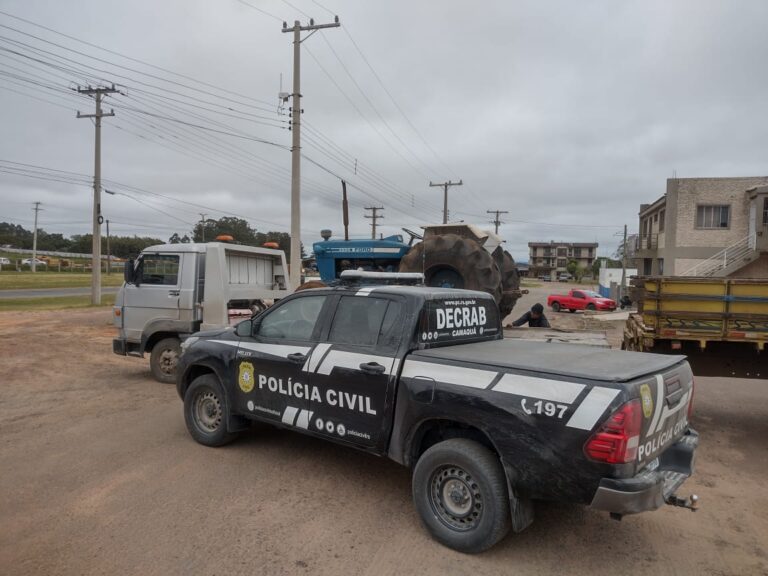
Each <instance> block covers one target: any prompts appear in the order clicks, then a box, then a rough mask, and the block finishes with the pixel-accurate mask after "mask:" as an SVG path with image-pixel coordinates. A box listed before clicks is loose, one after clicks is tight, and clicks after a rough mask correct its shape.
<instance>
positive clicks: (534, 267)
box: [528, 240, 597, 277]
mask: <svg viewBox="0 0 768 576" xmlns="http://www.w3.org/2000/svg"><path fill="white" fill-rule="evenodd" d="M528 250H529V256H528V267H529V273H528V275H529V276H533V277H536V276H541V275H543V274H549V275H552V276H555V275H557V274H559V273H561V272H567V271H568V262H570V261H571V260H576V262H577V263H578V265H579V266H581V267H582V268H587V269H588V268H590V267H591V266H592V263H593V262H594V261H595V258H596V257H597V242H555V241H554V240H552V241H550V242H528Z"/></svg>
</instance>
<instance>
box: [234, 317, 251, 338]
mask: <svg viewBox="0 0 768 576" xmlns="http://www.w3.org/2000/svg"><path fill="white" fill-rule="evenodd" d="M235 334H237V335H238V336H240V337H241V338H244V337H246V336H251V335H252V334H253V321H252V320H250V319H248V320H243V321H242V322H240V323H239V324H238V325H237V326H235Z"/></svg>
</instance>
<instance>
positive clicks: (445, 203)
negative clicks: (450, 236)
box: [429, 180, 464, 224]
mask: <svg viewBox="0 0 768 576" xmlns="http://www.w3.org/2000/svg"><path fill="white" fill-rule="evenodd" d="M463 184H464V182H462V181H461V180H459V181H458V182H451V181H450V180H448V182H442V183H439V184H432V182H431V181H430V182H429V185H430V186H442V187H443V190H444V191H443V224H448V188H450V187H451V186H461V185H463Z"/></svg>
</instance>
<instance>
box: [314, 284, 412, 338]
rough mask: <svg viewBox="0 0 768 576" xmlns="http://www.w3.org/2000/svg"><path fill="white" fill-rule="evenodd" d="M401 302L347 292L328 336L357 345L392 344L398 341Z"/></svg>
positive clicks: (340, 303) (337, 309)
mask: <svg viewBox="0 0 768 576" xmlns="http://www.w3.org/2000/svg"><path fill="white" fill-rule="evenodd" d="M401 308H402V306H401V304H400V302H396V301H394V300H387V299H384V298H373V297H370V296H367V297H361V296H343V297H342V298H341V299H340V300H339V305H338V306H337V308H336V314H334V317H333V323H332V324H331V332H330V334H329V336H328V340H329V341H330V342H335V343H337V344H354V345H357V346H376V345H377V344H378V345H380V346H388V345H389V344H390V343H391V342H390V341H392V340H394V341H395V342H397V330H396V328H397V318H398V317H399V316H400V310H401Z"/></svg>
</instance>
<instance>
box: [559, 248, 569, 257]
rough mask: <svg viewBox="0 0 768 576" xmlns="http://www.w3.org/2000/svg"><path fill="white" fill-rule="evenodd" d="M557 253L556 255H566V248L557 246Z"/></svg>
mask: <svg viewBox="0 0 768 576" xmlns="http://www.w3.org/2000/svg"><path fill="white" fill-rule="evenodd" d="M557 255H558V256H567V255H568V248H558V249H557Z"/></svg>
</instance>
